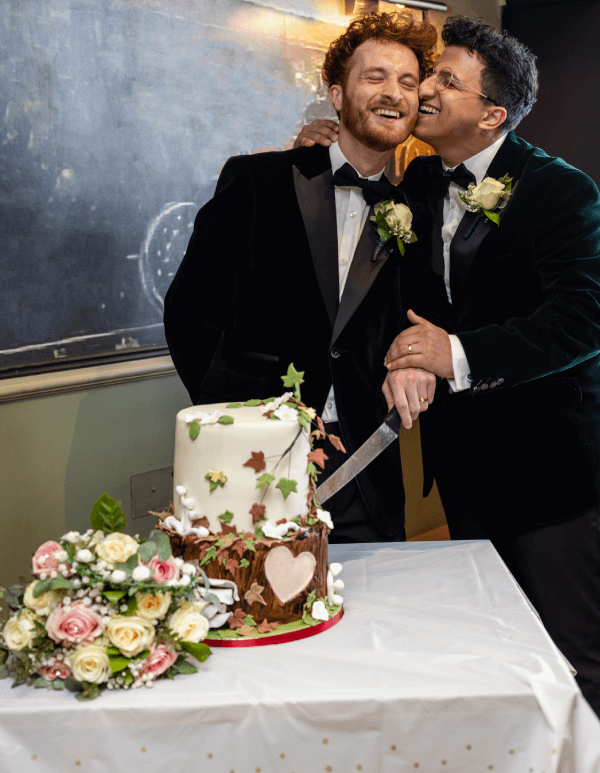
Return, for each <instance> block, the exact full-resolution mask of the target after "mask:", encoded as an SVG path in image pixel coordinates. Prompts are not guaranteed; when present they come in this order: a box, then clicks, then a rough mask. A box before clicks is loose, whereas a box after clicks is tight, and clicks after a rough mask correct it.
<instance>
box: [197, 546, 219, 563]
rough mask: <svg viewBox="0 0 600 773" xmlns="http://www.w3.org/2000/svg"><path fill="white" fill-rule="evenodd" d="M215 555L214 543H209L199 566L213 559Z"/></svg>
mask: <svg viewBox="0 0 600 773" xmlns="http://www.w3.org/2000/svg"><path fill="white" fill-rule="evenodd" d="M216 557H217V549H216V547H215V546H214V545H211V547H209V549H208V550H207V551H206V554H205V556H204V558H203V559H202V561H200V566H204V564H207V563H208V562H209V561H214V559H215V558H216Z"/></svg>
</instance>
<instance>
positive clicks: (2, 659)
mask: <svg viewBox="0 0 600 773" xmlns="http://www.w3.org/2000/svg"><path fill="white" fill-rule="evenodd" d="M7 660H8V650H0V665H1V664H3V663H6V661H7Z"/></svg>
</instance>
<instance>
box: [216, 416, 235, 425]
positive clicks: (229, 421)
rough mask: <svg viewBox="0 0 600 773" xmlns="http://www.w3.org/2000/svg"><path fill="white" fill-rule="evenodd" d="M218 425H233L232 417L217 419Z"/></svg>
mask: <svg viewBox="0 0 600 773" xmlns="http://www.w3.org/2000/svg"><path fill="white" fill-rule="evenodd" d="M217 423H218V424H233V416H221V417H220V418H219V419H217Z"/></svg>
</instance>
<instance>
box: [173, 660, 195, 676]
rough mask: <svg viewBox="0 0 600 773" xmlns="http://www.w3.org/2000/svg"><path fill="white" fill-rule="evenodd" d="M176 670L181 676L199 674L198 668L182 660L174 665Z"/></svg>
mask: <svg viewBox="0 0 600 773" xmlns="http://www.w3.org/2000/svg"><path fill="white" fill-rule="evenodd" d="M174 668H176V669H177V671H178V673H180V674H197V673H198V669H197V668H196V666H193V665H192V664H191V663H188V662H187V660H181V661H179V660H178V661H177V662H176V663H175V664H174Z"/></svg>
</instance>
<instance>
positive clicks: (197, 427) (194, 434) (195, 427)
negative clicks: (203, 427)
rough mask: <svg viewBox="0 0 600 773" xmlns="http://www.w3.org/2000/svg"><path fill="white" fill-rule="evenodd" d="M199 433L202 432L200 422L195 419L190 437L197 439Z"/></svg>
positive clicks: (191, 425)
mask: <svg viewBox="0 0 600 773" xmlns="http://www.w3.org/2000/svg"><path fill="white" fill-rule="evenodd" d="M199 434H200V422H199V421H193V422H192V423H191V424H190V437H191V438H192V440H195V439H196V438H197V437H198V435H199Z"/></svg>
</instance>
